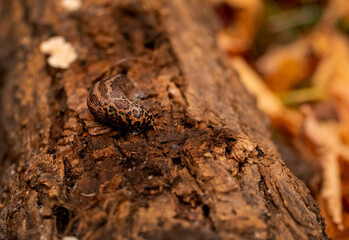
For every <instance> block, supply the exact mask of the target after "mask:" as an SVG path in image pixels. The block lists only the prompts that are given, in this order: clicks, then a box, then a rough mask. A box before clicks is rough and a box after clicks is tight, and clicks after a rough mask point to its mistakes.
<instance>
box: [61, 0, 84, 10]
mask: <svg viewBox="0 0 349 240" xmlns="http://www.w3.org/2000/svg"><path fill="white" fill-rule="evenodd" d="M81 5H82V1H81V0H61V6H62V7H63V8H64V9H66V10H68V11H70V12H74V11H77V10H79V9H80V8H81Z"/></svg>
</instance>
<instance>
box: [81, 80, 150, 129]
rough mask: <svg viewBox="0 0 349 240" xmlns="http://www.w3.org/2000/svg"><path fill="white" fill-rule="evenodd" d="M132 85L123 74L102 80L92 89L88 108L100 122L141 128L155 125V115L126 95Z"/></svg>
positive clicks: (118, 126)
mask: <svg viewBox="0 0 349 240" xmlns="http://www.w3.org/2000/svg"><path fill="white" fill-rule="evenodd" d="M132 87H133V84H132V82H131V81H130V80H129V79H128V78H127V77H126V76H125V75H123V74H117V75H112V76H110V77H108V78H106V79H104V80H101V81H99V82H97V83H95V84H94V85H93V86H92V88H91V89H90V92H89V96H88V98H87V106H88V109H89V110H90V112H91V113H92V114H93V116H94V117H95V118H96V119H97V120H98V121H99V122H101V123H103V124H106V125H109V126H111V127H114V128H118V129H133V130H141V129H146V128H147V127H150V126H153V124H154V116H153V115H152V114H151V113H150V112H149V111H148V110H147V109H146V108H145V107H143V106H142V105H141V104H139V103H136V102H133V101H131V100H129V99H128V98H127V97H126V96H127V94H128V93H129V92H130V90H131V89H132Z"/></svg>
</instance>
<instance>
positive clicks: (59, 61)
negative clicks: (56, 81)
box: [40, 36, 78, 69]
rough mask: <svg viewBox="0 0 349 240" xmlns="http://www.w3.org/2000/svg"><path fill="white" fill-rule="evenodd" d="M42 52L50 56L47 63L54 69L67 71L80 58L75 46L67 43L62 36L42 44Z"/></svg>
mask: <svg viewBox="0 0 349 240" xmlns="http://www.w3.org/2000/svg"><path fill="white" fill-rule="evenodd" d="M40 51H41V52H42V53H44V54H49V55H50V56H49V58H48V59H47V62H48V64H49V65H50V66H51V67H54V68H61V69H67V68H68V67H69V66H70V64H71V63H72V62H74V61H75V60H76V59H77V57H78V54H77V52H76V51H75V49H74V47H73V45H72V44H71V43H69V42H66V41H65V39H64V37H62V36H55V37H52V38H50V39H48V40H46V41H43V42H42V43H41V44H40Z"/></svg>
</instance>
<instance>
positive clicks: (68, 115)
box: [0, 0, 328, 239]
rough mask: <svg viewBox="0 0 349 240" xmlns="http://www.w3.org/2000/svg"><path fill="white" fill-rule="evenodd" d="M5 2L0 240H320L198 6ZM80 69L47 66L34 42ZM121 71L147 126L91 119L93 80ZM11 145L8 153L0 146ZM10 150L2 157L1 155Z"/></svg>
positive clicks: (93, 0)
mask: <svg viewBox="0 0 349 240" xmlns="http://www.w3.org/2000/svg"><path fill="white" fill-rule="evenodd" d="M59 2H60V1H54V0H50V1H47V0H40V1H31V0H6V1H1V3H0V11H1V19H0V28H1V29H2V31H1V32H0V43H1V46H2V48H1V49H0V60H1V70H2V71H1V72H2V73H3V74H2V76H1V77H2V78H1V82H2V93H1V122H2V127H3V131H2V134H1V136H2V138H3V141H1V142H2V144H1V145H0V147H1V148H2V150H3V151H2V154H1V155H0V157H1V158H2V159H1V166H2V169H1V179H0V183H1V185H0V186H1V188H0V193H1V198H0V200H1V206H0V207H1V210H0V211H1V213H0V239H39V238H40V237H41V239H59V238H60V237H62V236H68V235H70V236H77V237H78V238H79V239H180V238H181V239H327V238H328V237H327V235H326V233H325V225H324V221H323V218H322V217H321V215H320V211H319V208H318V206H317V205H316V203H315V201H314V199H313V198H312V197H311V195H310V193H309V191H308V189H307V188H306V187H305V186H304V184H302V183H301V182H300V181H299V180H298V179H296V178H295V177H294V176H293V175H292V174H291V173H290V171H289V170H288V169H287V168H286V167H285V165H284V163H283V162H282V160H281V159H280V157H279V155H278V153H277V151H276V148H275V146H274V145H273V143H272V142H271V140H270V133H269V131H268V128H267V121H266V118H265V116H264V115H263V114H261V113H260V111H259V110H257V108H256V104H255V102H254V100H253V98H252V97H251V96H250V95H249V94H247V92H246V90H245V89H244V88H243V87H242V85H241V83H240V82H239V80H238V78H239V77H238V73H236V72H235V71H234V70H233V69H231V67H230V66H229V64H228V62H227V60H226V59H225V57H224V56H223V55H222V54H221V53H220V52H219V51H218V50H217V47H216V44H215V37H214V36H215V31H216V29H217V28H218V26H219V22H218V21H217V19H216V18H215V17H216V16H215V15H214V13H213V12H211V7H210V6H206V5H205V2H204V1H199V0H190V1H188V0H176V1H168V0H161V1H156V0H154V1H135V0H132V1H129V0H127V1H125V0H120V1H107V0H104V1H100V0H98V1H97V0H86V1H84V6H83V8H82V10H81V11H79V12H76V13H73V14H72V13H71V14H69V13H67V12H66V11H64V9H62V8H61V6H60V5H59ZM55 35H61V36H64V37H65V38H66V39H67V41H69V42H71V43H73V44H74V46H75V47H76V48H77V49H78V51H79V59H78V60H77V61H75V62H74V63H73V64H72V65H71V67H70V68H69V69H67V70H64V71H61V70H54V69H52V68H50V67H49V66H48V65H47V63H46V57H45V56H44V55H43V54H42V53H40V51H39V44H40V42H42V41H43V40H46V39H48V38H49V37H50V36H55ZM117 72H123V73H126V74H127V76H128V77H130V78H131V80H132V81H133V83H134V84H135V85H136V92H137V96H136V97H138V98H139V99H140V101H141V102H142V104H143V105H144V106H145V107H147V108H148V109H149V110H150V111H151V112H152V113H153V114H155V116H156V123H155V126H156V130H148V131H146V132H144V133H141V134H138V135H133V134H129V133H122V132H120V131H116V130H112V129H109V128H107V127H104V126H102V125H100V124H98V123H96V122H95V120H94V118H93V117H92V115H91V114H90V112H89V111H88V109H87V105H86V98H87V94H88V90H89V88H90V87H91V84H92V83H93V81H96V80H98V79H101V78H103V77H105V76H108V75H110V74H112V73H117ZM6 149H7V150H6ZM5 150H6V151H5Z"/></svg>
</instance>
